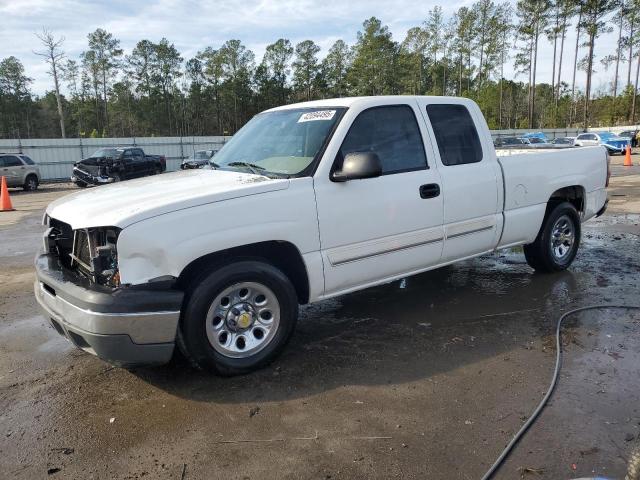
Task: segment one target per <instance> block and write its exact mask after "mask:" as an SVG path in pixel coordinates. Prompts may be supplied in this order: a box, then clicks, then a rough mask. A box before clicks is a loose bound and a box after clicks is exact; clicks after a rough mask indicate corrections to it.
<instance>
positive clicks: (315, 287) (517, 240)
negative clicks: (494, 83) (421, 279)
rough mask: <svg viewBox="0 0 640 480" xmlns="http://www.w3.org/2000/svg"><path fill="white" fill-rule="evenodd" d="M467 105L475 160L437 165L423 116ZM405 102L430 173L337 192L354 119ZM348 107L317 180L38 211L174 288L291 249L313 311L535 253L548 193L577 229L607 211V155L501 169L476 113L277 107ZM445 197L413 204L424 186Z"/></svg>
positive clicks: (78, 201) (131, 276)
mask: <svg viewBox="0 0 640 480" xmlns="http://www.w3.org/2000/svg"><path fill="white" fill-rule="evenodd" d="M430 103H454V104H462V105H465V106H466V107H467V109H468V110H469V111H470V113H471V115H472V118H473V119H474V121H475V123H476V126H477V129H478V134H479V136H480V140H481V144H482V150H483V159H482V161H481V162H479V163H475V164H467V165H456V166H445V165H443V164H442V162H441V160H440V156H439V151H438V148H437V145H435V143H434V138H435V137H434V133H433V130H432V128H431V125H430V122H429V118H428V115H427V114H426V110H425V108H426V105H428V104H430ZM397 104H406V105H409V106H410V107H411V108H412V109H413V110H414V113H415V114H416V118H417V120H418V124H419V127H420V131H421V133H422V136H423V141H424V146H425V151H426V155H427V162H428V166H429V168H428V169H425V170H418V171H414V172H405V173H398V174H392V175H385V176H382V177H378V178H372V179H366V180H353V181H349V182H344V183H334V182H332V181H331V180H330V178H329V173H330V171H331V167H332V165H333V162H334V159H335V157H336V154H337V152H338V150H339V148H340V145H341V143H342V141H343V139H344V137H345V135H346V133H347V131H348V130H349V127H350V126H351V124H352V122H353V121H354V120H355V118H356V117H357V115H358V113H360V112H362V111H363V110H365V109H368V108H370V107H376V106H381V105H397ZM301 106H307V107H330V106H331V107H340V106H343V107H346V108H347V111H346V113H345V114H344V117H343V118H342V120H341V122H340V123H339V125H338V126H337V128H336V130H335V132H334V134H333V136H332V138H331V140H330V141H329V143H328V144H327V146H326V148H325V150H324V153H323V155H322V158H321V159H320V161H319V163H318V166H317V169H316V171H315V173H314V175H313V177H307V178H293V179H290V180H282V179H280V180H273V179H267V178H265V177H261V176H257V175H250V174H243V173H234V172H228V171H224V172H223V171H209V170H190V171H185V172H179V173H175V174H163V175H158V176H155V177H147V178H144V179H140V180H132V181H127V182H122V183H119V184H115V185H110V186H106V187H100V188H95V189H91V190H88V191H82V192H79V193H76V194H72V195H69V196H66V197H63V198H61V199H59V200H57V201H56V202H53V203H52V204H51V205H50V206H49V208H48V209H47V213H48V214H49V215H50V216H51V217H53V218H57V219H59V220H61V221H64V222H67V223H69V224H70V225H72V227H73V228H88V227H96V226H117V227H120V228H122V232H121V234H120V237H119V239H118V246H117V247H118V259H119V266H120V273H121V278H122V281H123V283H129V284H143V283H145V282H148V281H149V280H152V279H155V278H160V277H165V276H173V277H177V276H179V275H180V273H181V272H182V271H183V269H184V268H185V267H186V266H187V265H188V264H189V263H191V262H192V261H194V260H196V259H198V258H200V257H202V256H204V255H207V254H210V253H214V252H217V251H221V250H225V249H228V248H232V247H237V246H242V245H247V244H252V243H256V242H263V241H284V242H289V243H291V244H292V245H294V246H295V247H296V248H297V250H298V251H299V252H300V254H301V256H302V259H303V261H304V264H305V266H306V269H307V274H308V278H309V291H310V301H316V300H319V299H322V298H328V297H332V296H336V295H340V294H342V293H347V292H350V291H354V290H358V289H361V288H366V287H368V286H372V285H375V284H379V283H384V282H388V281H391V280H394V279H397V278H401V277H403V276H406V275H411V274H415V273H419V272H422V271H425V270H429V269H433V268H437V267H439V266H442V265H445V264H449V263H453V262H455V261H459V260H463V259H466V258H470V257H473V256H477V255H481V254H483V253H486V252H488V251H492V250H494V249H497V248H503V247H507V246H512V245H520V244H525V243H529V242H531V241H532V240H533V239H534V238H535V236H536V235H537V233H538V231H539V229H540V226H541V224H542V220H543V218H544V213H545V209H546V204H547V202H548V201H549V198H550V197H551V195H552V193H553V192H555V191H556V190H558V189H560V188H563V187H567V186H578V187H580V188H582V189H583V190H584V192H585V194H586V201H585V209H584V212H583V220H587V219H589V218H591V217H592V216H594V215H595V214H596V213H597V212H598V211H599V210H600V209H601V208H602V207H603V206H604V204H605V201H606V191H605V188H604V186H605V181H606V169H607V166H606V158H607V157H606V152H605V150H604V148H602V147H591V148H576V149H563V150H549V151H532V152H527V153H526V154H525V153H523V154H512V155H509V156H505V157H500V158H498V157H497V156H496V152H495V150H494V148H493V144H492V141H491V136H490V134H489V130H488V127H487V124H486V122H485V121H484V118H483V117H482V115H481V113H480V110H479V108H478V107H477V105H476V104H475V103H473V102H472V101H470V100H467V99H459V98H448V97H404V96H396V97H361V98H344V99H333V100H321V101H314V102H306V103H304V104H297V105H287V106H284V107H278V109H289V108H298V107H301ZM428 183H437V184H439V185H440V188H441V194H440V195H439V196H438V197H435V198H431V199H421V198H420V196H419V187H420V185H424V184H428Z"/></svg>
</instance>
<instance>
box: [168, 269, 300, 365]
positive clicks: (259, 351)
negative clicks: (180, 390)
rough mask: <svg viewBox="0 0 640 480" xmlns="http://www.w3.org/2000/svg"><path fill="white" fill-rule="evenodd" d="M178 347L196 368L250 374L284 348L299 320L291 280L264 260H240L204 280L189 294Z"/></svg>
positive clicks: (196, 284) (188, 292)
mask: <svg viewBox="0 0 640 480" xmlns="http://www.w3.org/2000/svg"><path fill="white" fill-rule="evenodd" d="M185 303H186V305H185V307H184V309H183V316H182V319H181V323H180V328H179V329H178V346H179V347H180V350H181V351H182V353H183V354H184V356H185V357H187V359H188V360H190V362H191V363H192V364H193V365H194V366H195V367H197V368H200V369H203V370H207V371H210V372H212V373H217V374H220V375H238V374H243V373H248V372H251V371H253V370H256V369H258V368H260V367H263V366H265V365H267V364H268V363H269V362H271V361H272V360H273V359H274V358H275V357H276V356H277V355H278V354H279V353H280V352H281V351H282V350H283V349H284V347H285V345H286V344H287V342H288V340H289V338H290V337H291V334H292V333H293V330H294V327H295V323H296V320H297V317H298V300H297V296H296V292H295V289H294V287H293V285H292V284H291V282H290V281H289V279H288V278H287V277H286V276H285V274H284V273H282V272H281V271H280V270H279V269H277V268H276V267H274V266H273V265H271V264H269V263H266V262H265V261H262V260H240V261H236V262H233V263H230V264H227V265H224V266H221V267H219V268H217V269H215V271H213V272H211V273H208V274H204V275H203V276H201V277H200V278H199V279H197V280H195V281H194V282H192V285H191V287H190V288H188V289H187V297H186V300H185Z"/></svg>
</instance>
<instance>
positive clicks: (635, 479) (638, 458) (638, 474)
mask: <svg viewBox="0 0 640 480" xmlns="http://www.w3.org/2000/svg"><path fill="white" fill-rule="evenodd" d="M606 308H615V309H625V310H640V307H638V306H629V305H590V306H588V307H580V308H574V309H573V310H569V311H568V312H566V313H564V314H563V315H562V316H561V317H560V318H559V319H558V323H557V325H556V366H555V369H554V371H553V377H552V378H551V384H550V385H549V389H548V390H547V393H545V395H544V397H543V398H542V400H541V401H540V403H539V404H538V406H537V407H536V409H535V410H534V411H533V413H532V414H531V416H530V417H529V419H528V420H527V421H526V422H525V423H524V425H522V427H521V428H520V430H518V433H516V434H515V435H514V436H513V438H512V439H511V441H510V442H509V443H508V444H507V446H506V447H505V449H504V450H503V451H502V453H501V454H500V456H499V457H498V458H497V460H496V461H495V462H494V463H493V465H491V468H489V470H488V471H487V473H485V474H484V476H483V477H482V480H489V479H490V478H491V477H493V475H494V474H495V473H496V472H497V471H498V469H499V468H500V466H501V465H502V463H503V462H504V461H505V459H506V458H507V456H508V455H509V454H510V453H511V451H512V450H513V449H514V447H515V446H516V445H517V444H518V442H519V441H520V439H521V438H522V436H523V435H524V434H525V433H526V432H527V430H528V429H529V427H530V426H531V425H533V423H534V422H535V421H536V419H537V418H538V416H539V415H540V413H541V412H542V410H544V407H545V406H546V405H547V402H548V401H549V398H551V395H552V394H553V390H554V389H555V387H556V384H557V383H558V376H559V374H560V366H561V363H562V340H561V337H560V333H561V330H562V322H563V321H564V319H565V318H567V317H568V316H570V315H573V314H575V313H579V312H584V311H587V310H598V309H606ZM634 459H635V461H634ZM626 480H640V452H637V451H636V452H635V453H634V454H633V455H632V457H631V460H630V462H629V471H628V473H627V477H626Z"/></svg>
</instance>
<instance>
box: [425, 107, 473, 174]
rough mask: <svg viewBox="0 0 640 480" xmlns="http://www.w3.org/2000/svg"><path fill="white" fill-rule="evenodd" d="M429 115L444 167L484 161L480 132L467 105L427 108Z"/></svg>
mask: <svg viewBox="0 0 640 480" xmlns="http://www.w3.org/2000/svg"><path fill="white" fill-rule="evenodd" d="M427 114H428V115H429V120H430V121H431V126H432V127H433V133H434V134H435V136H436V142H437V143H438V150H439V151H440V159H441V160H442V163H443V164H444V165H464V164H465V163H477V162H479V161H481V160H482V146H481V145H480V138H479V137H478V131H477V130H476V126H475V124H474V123H473V119H472V118H471V115H470V114H469V110H467V107H465V106H464V105H447V104H432V105H427Z"/></svg>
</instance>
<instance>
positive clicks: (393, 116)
mask: <svg viewBox="0 0 640 480" xmlns="http://www.w3.org/2000/svg"><path fill="white" fill-rule="evenodd" d="M352 152H374V153H376V154H377V155H378V157H379V158H380V162H381V163H382V173H383V174H389V173H400V172H410V171H413V170H422V169H425V168H427V159H426V156H425V153H424V144H423V142H422V135H421V134H420V129H419V127H418V122H417V121H416V117H415V115H414V113H413V109H412V108H411V107H409V106H408V105H391V106H388V107H374V108H370V109H368V110H365V111H364V112H362V113H361V114H360V115H358V117H357V118H356V119H355V120H354V122H353V124H352V125H351V128H350V129H349V133H347V136H346V137H345V139H344V141H343V142H342V146H341V147H340V152H339V153H338V158H337V164H338V165H336V166H337V167H340V165H341V163H342V160H344V157H345V155H347V154H348V153H352Z"/></svg>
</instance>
